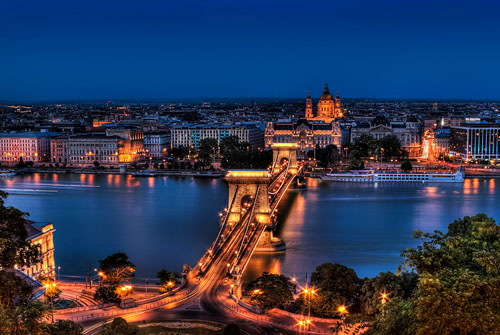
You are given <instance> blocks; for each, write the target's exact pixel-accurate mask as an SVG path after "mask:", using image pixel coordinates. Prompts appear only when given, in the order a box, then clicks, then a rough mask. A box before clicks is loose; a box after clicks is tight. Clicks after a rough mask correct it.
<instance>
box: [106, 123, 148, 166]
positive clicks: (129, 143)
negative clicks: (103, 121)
mask: <svg viewBox="0 0 500 335" xmlns="http://www.w3.org/2000/svg"><path fill="white" fill-rule="evenodd" d="M106 135H107V136H118V137H119V138H122V139H124V140H126V141H124V142H123V145H124V147H123V150H122V152H121V153H120V162H124V163H129V162H135V161H138V160H140V159H142V158H144V156H145V155H144V132H143V131H142V129H140V128H137V127H134V126H113V127H110V128H107V129H106Z"/></svg>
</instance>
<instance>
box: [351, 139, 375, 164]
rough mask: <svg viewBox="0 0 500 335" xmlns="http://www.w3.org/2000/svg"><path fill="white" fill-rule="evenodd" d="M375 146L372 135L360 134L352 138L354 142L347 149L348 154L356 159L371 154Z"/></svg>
mask: <svg viewBox="0 0 500 335" xmlns="http://www.w3.org/2000/svg"><path fill="white" fill-rule="evenodd" d="M376 147H377V140H375V138H374V137H373V136H372V135H369V134H361V135H360V136H359V137H357V138H356V139H355V140H354V143H353V144H352V146H351V149H350V151H349V155H350V156H351V157H354V158H357V159H360V158H363V157H369V156H372V154H373V152H374V151H375V148H376Z"/></svg>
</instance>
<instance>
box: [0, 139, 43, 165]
mask: <svg viewBox="0 0 500 335" xmlns="http://www.w3.org/2000/svg"><path fill="white" fill-rule="evenodd" d="M49 157H50V135H49V134H48V133H2V134H0V161H1V162H2V163H7V164H15V163H18V162H19V160H20V159H21V158H22V159H23V161H25V162H27V161H31V162H34V163H37V162H44V161H48V160H49Z"/></svg>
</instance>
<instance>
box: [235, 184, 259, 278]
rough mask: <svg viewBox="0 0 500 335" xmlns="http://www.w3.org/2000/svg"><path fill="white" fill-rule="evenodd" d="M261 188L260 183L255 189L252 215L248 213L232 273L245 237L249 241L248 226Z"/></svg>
mask: <svg viewBox="0 0 500 335" xmlns="http://www.w3.org/2000/svg"><path fill="white" fill-rule="evenodd" d="M259 189H260V185H258V186H257V190H256V191H255V196H254V199H253V204H252V210H251V212H250V215H248V219H247V224H246V227H245V233H244V234H243V237H242V239H241V242H240V247H239V248H238V250H237V251H236V252H237V253H236V257H235V260H234V263H233V266H232V268H231V273H232V272H233V270H234V267H235V266H236V265H237V264H238V260H239V258H240V257H241V256H240V255H241V251H242V249H243V245H244V243H245V239H246V240H247V241H249V239H248V237H247V235H248V227H250V224H251V222H252V219H253V217H254V213H255V204H256V203H257V198H258V195H259Z"/></svg>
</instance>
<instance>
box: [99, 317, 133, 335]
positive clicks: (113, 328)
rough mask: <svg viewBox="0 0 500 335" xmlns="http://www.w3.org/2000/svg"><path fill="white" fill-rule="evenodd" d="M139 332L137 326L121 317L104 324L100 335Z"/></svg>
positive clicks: (121, 334) (124, 334)
mask: <svg viewBox="0 0 500 335" xmlns="http://www.w3.org/2000/svg"><path fill="white" fill-rule="evenodd" d="M138 333H139V328H138V327H137V326H131V325H129V324H128V323H127V321H125V319H122V318H115V319H114V320H113V322H111V324H109V325H106V326H105V327H104V329H103V330H101V332H100V333H99V334H100V335H136V334H138Z"/></svg>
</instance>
